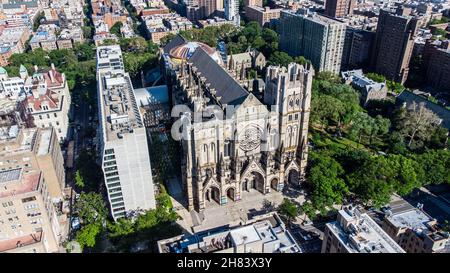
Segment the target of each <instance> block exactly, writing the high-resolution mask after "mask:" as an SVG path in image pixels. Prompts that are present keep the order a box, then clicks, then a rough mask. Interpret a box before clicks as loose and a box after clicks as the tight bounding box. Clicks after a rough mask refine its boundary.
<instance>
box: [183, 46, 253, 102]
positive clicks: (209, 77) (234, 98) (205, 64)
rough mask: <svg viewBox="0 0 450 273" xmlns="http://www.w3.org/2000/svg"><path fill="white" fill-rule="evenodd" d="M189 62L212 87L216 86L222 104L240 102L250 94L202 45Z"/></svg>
mask: <svg viewBox="0 0 450 273" xmlns="http://www.w3.org/2000/svg"><path fill="white" fill-rule="evenodd" d="M188 62H189V63H192V64H193V65H194V66H195V67H196V68H197V69H198V71H199V72H200V73H201V76H202V77H205V79H206V82H207V83H209V84H210V88H214V90H215V91H216V97H218V98H219V102H220V103H221V104H230V105H233V104H239V103H240V102H242V101H243V100H244V99H245V98H246V97H247V96H248V94H249V93H248V91H247V90H245V89H244V88H243V87H242V86H241V85H240V84H239V83H238V82H237V81H236V80H235V79H234V78H233V77H232V76H231V75H230V74H229V73H228V72H227V71H226V70H225V69H224V68H223V67H222V66H221V65H220V64H218V63H217V62H216V61H215V60H214V59H213V57H211V56H210V55H209V54H208V52H206V51H205V50H204V49H203V48H202V47H197V48H196V49H195V51H194V53H193V54H192V56H191V57H190V58H189V60H188Z"/></svg>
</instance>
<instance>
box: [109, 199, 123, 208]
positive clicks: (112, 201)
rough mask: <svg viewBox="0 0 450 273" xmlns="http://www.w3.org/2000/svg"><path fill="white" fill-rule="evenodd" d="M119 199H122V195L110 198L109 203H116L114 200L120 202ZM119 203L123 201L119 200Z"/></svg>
mask: <svg viewBox="0 0 450 273" xmlns="http://www.w3.org/2000/svg"><path fill="white" fill-rule="evenodd" d="M120 201H123V198H122V197H116V198H113V199H111V203H116V202H120ZM121 203H123V202H121ZM113 206H114V204H113Z"/></svg>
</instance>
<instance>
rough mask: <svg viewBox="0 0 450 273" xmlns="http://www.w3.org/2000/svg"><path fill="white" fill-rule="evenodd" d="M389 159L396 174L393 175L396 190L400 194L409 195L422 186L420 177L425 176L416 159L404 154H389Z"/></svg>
mask: <svg viewBox="0 0 450 273" xmlns="http://www.w3.org/2000/svg"><path fill="white" fill-rule="evenodd" d="M387 160H388V164H389V165H390V167H391V168H392V169H393V171H394V176H393V177H391V179H392V182H393V186H394V190H395V191H396V192H397V193H398V194H399V195H401V196H404V195H407V194H409V193H411V192H412V190H413V189H415V188H418V187H420V186H421V185H420V181H419V179H418V178H419V177H423V174H422V173H421V172H422V169H421V166H419V164H417V162H416V161H414V160H413V159H411V158H407V157H405V156H403V155H389V156H388V157H387Z"/></svg>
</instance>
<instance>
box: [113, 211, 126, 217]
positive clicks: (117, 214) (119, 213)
mask: <svg viewBox="0 0 450 273" xmlns="http://www.w3.org/2000/svg"><path fill="white" fill-rule="evenodd" d="M114 216H115V217H125V212H124V211H122V212H118V213H114Z"/></svg>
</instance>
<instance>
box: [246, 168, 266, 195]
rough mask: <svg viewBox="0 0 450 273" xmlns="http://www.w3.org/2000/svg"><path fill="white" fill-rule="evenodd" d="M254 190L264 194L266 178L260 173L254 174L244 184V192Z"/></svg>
mask: <svg viewBox="0 0 450 273" xmlns="http://www.w3.org/2000/svg"><path fill="white" fill-rule="evenodd" d="M254 190H257V191H259V192H261V193H264V177H263V176H262V175H261V174H260V173H259V172H252V173H251V174H250V175H249V176H247V178H245V179H244V180H243V182H242V192H251V191H254Z"/></svg>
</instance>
